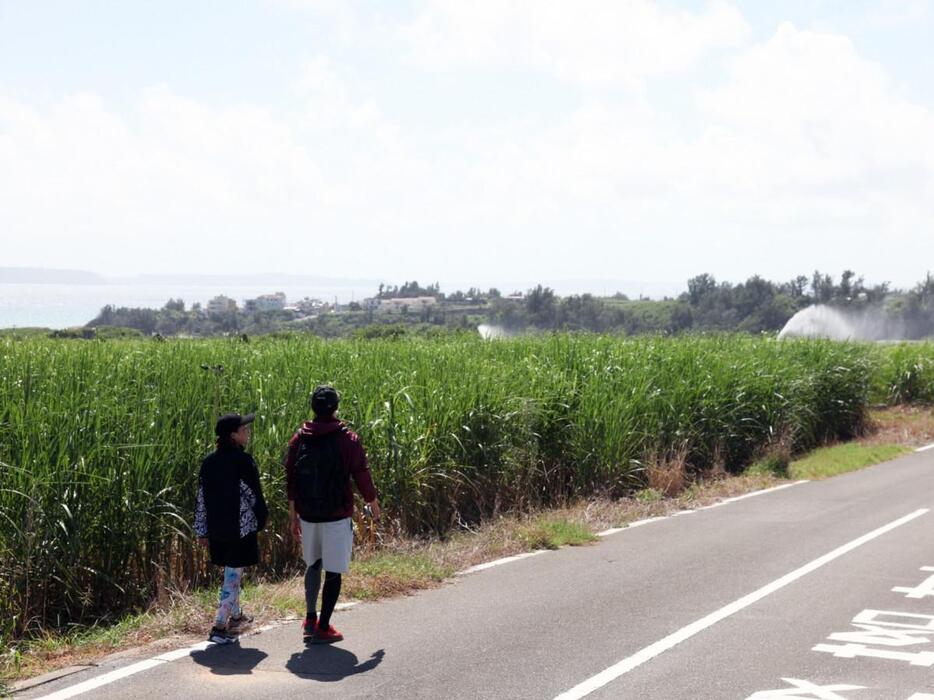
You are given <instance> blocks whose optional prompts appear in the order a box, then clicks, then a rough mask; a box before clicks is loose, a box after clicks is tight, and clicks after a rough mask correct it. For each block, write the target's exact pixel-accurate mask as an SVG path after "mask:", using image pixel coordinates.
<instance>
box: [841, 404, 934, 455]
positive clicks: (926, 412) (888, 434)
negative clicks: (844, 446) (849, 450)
mask: <svg viewBox="0 0 934 700" xmlns="http://www.w3.org/2000/svg"><path fill="white" fill-rule="evenodd" d="M859 442H861V443H863V444H868V445H881V444H896V445H905V446H907V447H922V446H924V445H929V444H931V443H932V442H934V407H930V406H887V407H885V408H874V409H872V410H871V411H870V412H869V420H868V422H867V425H866V429H865V430H864V433H863V435H862V436H861V437H860V438H859Z"/></svg>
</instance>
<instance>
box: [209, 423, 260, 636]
mask: <svg viewBox="0 0 934 700" xmlns="http://www.w3.org/2000/svg"><path fill="white" fill-rule="evenodd" d="M254 418H255V415H254V414H252V413H250V414H247V415H245V416H241V415H240V414H239V413H226V414H224V415H223V416H221V417H220V418H219V419H218V421H217V424H216V425H215V426H214V432H215V434H216V435H217V449H215V450H214V452H212V453H211V454H209V455H208V456H207V457H205V458H204V461H203V462H202V463H201V471H200V473H199V475H198V497H197V500H196V506H195V527H194V530H195V534H196V535H197V536H198V542H199V543H200V544H201V545H202V546H205V547H208V550H209V551H210V554H211V563H212V564H215V565H217V566H223V567H224V582H223V584H222V585H221V591H220V600H219V601H218V606H217V614H216V615H215V616H214V626H213V627H211V631H210V633H209V634H208V640H209V641H212V642H215V643H217V644H230V643H231V642H234V641H236V640H237V635H238V634H239V632H240V630H241V629H242V627H243V626H244V625H246V624H249V623H250V622H252V621H253V618H251V617H249V616H248V615H246V614H245V613H244V612H243V610H242V609H241V608H240V583H241V579H242V577H243V568H244V567H246V566H253V565H254V564H257V563H259V545H258V544H257V540H256V534H257V533H258V532H259V531H260V530H262V529H263V528H264V527H265V526H266V518H267V516H268V514H269V511H268V509H267V507H266V501H265V499H264V498H263V489H262V487H261V486H260V483H259V470H258V469H257V467H256V462H255V461H254V460H253V457H252V456H250V454H249V453H248V452H246V446H247V443H249V441H250V429H251V428H250V424H251V423H252V422H253V419H254Z"/></svg>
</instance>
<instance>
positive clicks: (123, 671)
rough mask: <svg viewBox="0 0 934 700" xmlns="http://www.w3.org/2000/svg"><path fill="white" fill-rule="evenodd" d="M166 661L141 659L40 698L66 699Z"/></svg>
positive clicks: (45, 699) (42, 699) (49, 699)
mask: <svg viewBox="0 0 934 700" xmlns="http://www.w3.org/2000/svg"><path fill="white" fill-rule="evenodd" d="M164 663H167V662H166V661H160V660H159V659H146V660H145V661H140V662H139V663H135V664H132V665H131V666H125V667H124V668H118V669H117V670H116V671H111V672H110V673H105V674H103V675H101V676H97V677H96V678H91V679H89V680H86V681H84V682H83V683H78V685H73V686H71V687H69V688H64V689H62V690H59V691H58V692H56V693H52V694H51V695H43V696H42V698H41V699H40V700H65V699H66V698H73V697H74V696H75V695H80V694H81V693H86V692H88V691H89V690H95V689H96V688H100V687H101V686H102V685H107V684H108V683H113V682H114V681H119V680H120V679H121V678H126V677H127V676H132V675H134V674H136V673H139V672H140V671H148V670H149V669H151V668H155V667H156V666H161V665H162V664H164Z"/></svg>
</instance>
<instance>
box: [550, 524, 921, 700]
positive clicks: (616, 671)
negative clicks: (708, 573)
mask: <svg viewBox="0 0 934 700" xmlns="http://www.w3.org/2000/svg"><path fill="white" fill-rule="evenodd" d="M928 511H929V509H928V508H921V509H919V510H916V511H914V512H913V513H909V514H908V515H906V516H904V517H902V518H899V519H898V520H895V521H893V522H891V523H889V524H888V525H883V526H882V527H880V528H877V529H875V530H873V531H872V532H869V533H867V534H865V535H863V536H862V537H858V538H857V539H855V540H852V541H850V542H848V543H846V544H845V545H842V546H840V547H837V548H836V549H834V550H833V551H832V552H828V553H827V554H825V555H823V556H821V557H818V558H817V559H815V560H814V561H812V562H810V563H808V564H805V565H804V566H802V567H800V568H798V569H795V570H794V571H792V572H791V573H789V574H785V575H784V576H782V577H781V578H779V579H776V580H775V581H773V582H772V583H769V584H767V585H765V586H763V587H762V588H760V589H758V590H756V591H753V592H752V593H750V594H748V595H746V596H744V597H742V598H740V599H739V600H736V601H734V602H732V603H730V604H729V605H727V606H725V607H722V608H720V609H719V610H717V611H715V612H712V613H710V614H709V615H707V616H705V617H702V618H701V619H699V620H697V621H696V622H692V623H691V624H690V625H688V626H687V627H682V628H681V629H680V630H678V631H677V632H674V633H672V634H670V635H668V636H667V637H665V638H664V639H660V640H659V641H657V642H655V643H654V644H650V645H649V646H647V647H645V648H644V649H641V650H639V651H637V652H636V653H635V654H633V655H632V656H629V657H627V658H625V659H623V660H622V661H620V662H618V663H616V664H614V665H613V666H610V667H609V668H608V669H606V670H605V671H601V672H600V673H598V674H597V675H595V676H592V677H591V678H588V679H587V680H585V681H583V682H582V683H579V684H578V685H576V686H574V687H573V688H571V689H570V690H568V691H567V692H564V693H561V694H560V695H558V696H557V697H556V698H555V700H578V698H583V697H586V696H587V695H590V693H592V692H594V691H595V690H599V689H600V688H602V687H603V686H605V685H607V684H608V683H610V682H612V681H614V680H616V679H617V678H619V677H620V676H622V675H623V674H625V673H629V672H630V671H631V670H633V669H634V668H636V667H637V666H640V665H642V664H644V663H645V662H646V661H650V660H651V659H653V658H655V657H656V656H658V655H659V654H661V653H663V652H666V651H668V650H669V649H671V648H672V647H674V646H675V645H677V644H680V643H681V642H683V641H684V640H686V639H689V638H690V637H693V636H694V635H695V634H697V633H698V632H702V631H703V630H705V629H707V628H708V627H712V626H713V625H715V624H717V623H718V622H720V621H722V620H724V619H726V618H727V617H729V616H730V615H733V614H734V613H737V612H739V611H740V610H742V609H743V608H746V607H748V606H750V605H752V604H753V603H755V602H757V601H759V600H761V599H762V598H765V597H766V596H767V595H769V594H771V593H774V592H775V591H777V590H779V589H781V588H784V587H785V586H787V585H788V584H790V583H792V582H794V581H797V580H798V579H799V578H801V577H802V576H806V575H807V574H809V573H811V572H812V571H815V570H816V569H819V568H820V567H822V566H823V565H824V564H827V563H829V562H831V561H833V560H834V559H836V558H837V557H841V556H843V555H844V554H846V553H847V552H850V551H851V550H854V549H856V548H857V547H860V546H862V545H864V544H866V543H867V542H869V541H871V540H874V539H875V538H876V537H879V536H881V535H884V534H885V533H887V532H889V531H890V530H894V529H895V528H897V527H899V526H901V525H904V524H905V523H907V522H910V521H912V520H914V519H915V518H918V517H920V516H922V515H924V514H925V513H927V512H928Z"/></svg>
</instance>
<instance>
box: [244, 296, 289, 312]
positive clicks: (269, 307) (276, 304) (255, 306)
mask: <svg viewBox="0 0 934 700" xmlns="http://www.w3.org/2000/svg"><path fill="white" fill-rule="evenodd" d="M247 306H248V307H249V308H250V309H251V310H254V311H281V310H282V309H284V308H285V294H283V293H282V292H276V293H275V294H263V295H261V296H258V297H256V298H255V299H251V300H250V301H248V302H247Z"/></svg>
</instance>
